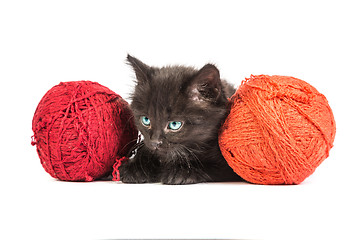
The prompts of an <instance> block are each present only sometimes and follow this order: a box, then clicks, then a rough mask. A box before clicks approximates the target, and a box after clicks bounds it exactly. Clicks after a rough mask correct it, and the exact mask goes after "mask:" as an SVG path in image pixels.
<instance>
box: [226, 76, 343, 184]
mask: <svg viewBox="0 0 360 240" xmlns="http://www.w3.org/2000/svg"><path fill="white" fill-rule="evenodd" d="M231 104H232V105H231V110H230V114H229V116H228V117H227V119H226V121H225V123H224V124H223V126H222V128H221V131H220V135H219V145H220V148H221V151H222V153H223V155H224V157H225V159H226V160H227V162H228V164H229V165H230V166H231V167H232V168H233V170H234V171H235V172H236V173H237V174H238V175H239V176H241V177H242V178H244V179H245V180H247V181H249V182H251V183H256V184H299V183H301V182H302V181H303V180H304V179H305V178H307V177H308V176H309V175H311V174H312V173H313V172H314V171H315V168H317V167H318V166H319V165H320V163H321V162H322V161H323V160H324V159H325V158H327V157H328V155H329V151H330V149H331V147H332V146H333V145H332V144H333V142H334V137H335V130H336V128H335V120H334V116H333V113H332V111H331V108H330V106H329V105H328V102H327V100H326V98H325V96H324V95H322V94H320V93H319V92H318V91H317V90H316V89H315V88H314V87H313V86H311V85H310V84H308V83H306V82H304V81H302V80H300V79H296V78H293V77H285V76H267V75H259V76H251V77H250V78H249V79H246V81H243V82H242V84H241V86H240V87H239V89H238V90H237V92H236V93H235V94H234V96H232V98H231Z"/></svg>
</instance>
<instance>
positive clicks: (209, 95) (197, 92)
mask: <svg viewBox="0 0 360 240" xmlns="http://www.w3.org/2000/svg"><path fill="white" fill-rule="evenodd" d="M220 95H221V80H220V73H219V70H218V69H217V68H216V67H215V66H214V65H212V64H206V65H205V66H204V67H203V68H201V69H200V70H199V71H198V72H197V74H196V75H195V77H194V78H193V79H192V82H191V85H190V96H191V98H192V99H193V100H195V101H212V102H216V101H217V100H218V99H219V97H220Z"/></svg>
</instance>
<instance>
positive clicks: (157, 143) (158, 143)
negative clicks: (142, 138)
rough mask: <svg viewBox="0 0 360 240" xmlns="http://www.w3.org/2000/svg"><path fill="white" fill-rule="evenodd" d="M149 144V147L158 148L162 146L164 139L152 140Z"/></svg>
mask: <svg viewBox="0 0 360 240" xmlns="http://www.w3.org/2000/svg"><path fill="white" fill-rule="evenodd" d="M149 145H150V146H149V147H150V148H151V149H152V150H158V149H159V148H160V146H161V145H162V141H160V140H151V141H150V144H149Z"/></svg>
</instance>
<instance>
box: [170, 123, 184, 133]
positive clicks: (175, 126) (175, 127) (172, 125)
mask: <svg viewBox="0 0 360 240" xmlns="http://www.w3.org/2000/svg"><path fill="white" fill-rule="evenodd" d="M168 127H169V129H171V130H175V131H176V130H179V129H180V128H181V127H182V122H176V121H172V122H169V125H168Z"/></svg>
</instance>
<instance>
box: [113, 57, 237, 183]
mask: <svg viewBox="0 0 360 240" xmlns="http://www.w3.org/2000/svg"><path fill="white" fill-rule="evenodd" d="M127 60H128V63H129V64H130V65H131V66H132V68H133V69H134V71H135V74H136V78H137V84H136V87H135V91H134V93H133V96H132V103H131V108H132V110H133V113H134V119H135V123H136V125H137V127H138V129H139V130H140V132H141V133H142V135H143V142H141V143H140V144H139V147H138V149H137V150H136V154H135V156H134V157H133V158H131V159H130V160H128V161H127V162H125V163H123V164H122V165H121V167H120V176H121V180H122V181H123V182H125V183H147V182H162V183H164V184H191V183H199V182H208V181H238V180H240V177H239V176H238V175H237V174H235V173H234V172H233V170H232V169H231V168H230V167H229V166H228V165H227V162H226V160H225V159H224V158H223V156H222V155H221V152H220V149H219V146H218V130H219V127H220V126H221V123H222V122H223V120H224V119H225V117H226V114H227V112H228V111H227V106H228V100H227V98H228V97H230V96H231V95H232V94H233V93H234V91H235V89H234V88H233V87H232V86H231V85H229V84H227V83H226V82H225V81H223V80H221V79H220V75H219V71H218V69H217V68H216V67H215V66H214V65H212V64H207V65H205V66H204V67H203V68H202V69H200V70H195V69H194V68H191V67H184V66H168V67H163V68H157V67H149V66H147V65H146V64H144V63H142V62H141V61H139V60H138V59H136V58H134V57H132V56H130V55H128V57H127ZM144 116H146V117H147V118H148V119H149V120H150V121H151V124H150V125H149V126H146V125H144V124H142V122H141V121H142V120H141V118H142V117H144ZM170 121H178V122H181V123H182V127H181V129H180V130H177V131H173V130H171V129H170V128H169V127H168V124H169V122H170Z"/></svg>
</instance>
